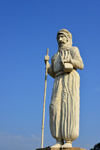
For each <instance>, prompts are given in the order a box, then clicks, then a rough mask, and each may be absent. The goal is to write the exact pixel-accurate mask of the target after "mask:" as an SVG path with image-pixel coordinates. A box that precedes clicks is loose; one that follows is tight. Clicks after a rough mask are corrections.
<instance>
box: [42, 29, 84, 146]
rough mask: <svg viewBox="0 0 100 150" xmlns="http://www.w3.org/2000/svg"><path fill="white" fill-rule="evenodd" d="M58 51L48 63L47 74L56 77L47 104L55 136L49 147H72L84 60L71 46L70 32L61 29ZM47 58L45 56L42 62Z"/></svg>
mask: <svg viewBox="0 0 100 150" xmlns="http://www.w3.org/2000/svg"><path fill="white" fill-rule="evenodd" d="M57 42H58V52H57V53H56V54H55V55H54V56H53V57H52V58H51V65H50V64H49V62H48V63H47V68H48V74H49V75H50V76H52V77H53V78H55V81H54V86H53V92H52V97H51V104H50V130H51V134H52V136H53V137H54V138H55V139H56V144H55V145H53V146H51V147H62V148H68V147H72V141H74V140H75V139H77V138H78V136H79V108H80V97H79V87H80V76H79V74H78V72H77V69H83V67H84V66H83V61H82V58H81V56H80V53H79V50H78V48H77V47H73V46H72V34H71V33H70V32H69V31H68V30H66V29H61V30H60V31H58V33H57ZM47 60H49V58H48V56H45V61H47Z"/></svg>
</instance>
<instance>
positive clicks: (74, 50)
mask: <svg viewBox="0 0 100 150" xmlns="http://www.w3.org/2000/svg"><path fill="white" fill-rule="evenodd" d="M70 52H71V54H72V55H76V54H78V53H79V49H78V47H76V46H72V47H71V48H70Z"/></svg>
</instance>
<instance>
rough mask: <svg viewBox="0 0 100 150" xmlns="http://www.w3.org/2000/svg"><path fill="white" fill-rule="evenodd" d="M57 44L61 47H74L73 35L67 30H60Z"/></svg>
mask: <svg viewBox="0 0 100 150" xmlns="http://www.w3.org/2000/svg"><path fill="white" fill-rule="evenodd" d="M57 42H58V45H59V47H70V46H72V34H71V33H70V32H69V31H68V30H66V29H61V30H59V31H58V33H57Z"/></svg>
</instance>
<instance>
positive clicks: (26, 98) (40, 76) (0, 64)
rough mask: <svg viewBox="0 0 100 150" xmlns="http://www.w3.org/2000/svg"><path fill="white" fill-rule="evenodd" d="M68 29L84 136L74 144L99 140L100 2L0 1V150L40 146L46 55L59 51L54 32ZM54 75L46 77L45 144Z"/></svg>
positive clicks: (27, 149) (48, 140) (30, 149)
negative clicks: (77, 61)
mask: <svg viewBox="0 0 100 150" xmlns="http://www.w3.org/2000/svg"><path fill="white" fill-rule="evenodd" d="M62 28H65V29H68V30H69V31H70V32H71V33H72V35H73V46H77V47H78V48H79V50H80V53H81V56H82V58H83V62H84V70H82V71H80V70H78V72H79V74H80V77H81V87H80V136H79V138H78V139H77V140H76V141H75V142H73V146H76V147H82V148H86V149H90V148H92V147H93V146H94V145H95V144H96V143H99V142H100V79H99V78H100V66H99V65H100V45H99V43H100V1H99V0H88V1H87V0H84V1H79V0H70V1H69V0H62V1H61V0H51V1H47V0H37V1H35V0H0V150H22V149H24V150H35V149H36V148H39V147H40V145H41V124H42V107H43V93H44V75H45V64H44V56H45V54H46V49H47V48H49V56H50V58H51V57H52V55H54V54H55V53H56V52H57V41H56V33H57V31H58V30H60V29H62ZM53 81H54V80H53V78H51V77H50V76H48V81H47V97H46V115H45V130H44V147H45V146H48V145H52V144H54V143H55V140H54V139H53V138H52V137H51V134H50V130H49V104H50V99H51V93H52V87H53Z"/></svg>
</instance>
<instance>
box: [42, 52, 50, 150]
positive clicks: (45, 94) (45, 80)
mask: <svg viewBox="0 0 100 150" xmlns="http://www.w3.org/2000/svg"><path fill="white" fill-rule="evenodd" d="M48 53H49V49H47V56H48ZM47 62H48V60H46V69H45V87H44V100H43V118H42V137H41V148H43V139H44V119H45V101H46V89H47V69H48V68H47Z"/></svg>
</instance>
